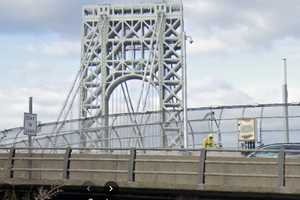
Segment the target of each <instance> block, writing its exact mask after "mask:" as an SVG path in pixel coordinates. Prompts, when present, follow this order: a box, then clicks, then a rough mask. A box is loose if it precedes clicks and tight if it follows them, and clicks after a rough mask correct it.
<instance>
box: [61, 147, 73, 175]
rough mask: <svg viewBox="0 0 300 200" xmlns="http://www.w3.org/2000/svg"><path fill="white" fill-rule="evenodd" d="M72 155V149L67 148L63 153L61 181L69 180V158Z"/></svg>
mask: <svg viewBox="0 0 300 200" xmlns="http://www.w3.org/2000/svg"><path fill="white" fill-rule="evenodd" d="M71 155H72V149H71V147H68V148H67V149H66V152H65V157H64V169H63V170H64V171H63V179H69V178H70V171H69V169H70V158H71Z"/></svg>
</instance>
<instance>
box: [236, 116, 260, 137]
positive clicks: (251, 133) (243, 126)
mask: <svg viewBox="0 0 300 200" xmlns="http://www.w3.org/2000/svg"><path fill="white" fill-rule="evenodd" d="M238 128H239V141H253V140H255V138H256V119H255V118H241V119H239V120H238Z"/></svg>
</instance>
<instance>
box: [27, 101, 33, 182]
mask: <svg viewBox="0 0 300 200" xmlns="http://www.w3.org/2000/svg"><path fill="white" fill-rule="evenodd" d="M29 113H30V114H33V111H32V97H29ZM31 148H32V135H31V134H28V154H29V157H30V158H31V157H32V149H31ZM28 168H29V169H31V168H32V160H28ZM31 178H32V173H31V171H29V172H28V179H29V180H31Z"/></svg>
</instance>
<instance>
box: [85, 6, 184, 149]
mask: <svg viewBox="0 0 300 200" xmlns="http://www.w3.org/2000/svg"><path fill="white" fill-rule="evenodd" d="M82 18H83V24H82V53H81V54H82V56H81V73H82V76H81V80H80V81H81V82H80V118H90V117H92V118H93V119H95V120H93V121H90V120H89V121H87V122H86V121H83V123H82V124H81V125H80V126H81V129H82V130H84V129H87V128H90V127H92V126H93V125H94V124H98V126H101V127H106V128H104V129H101V131H100V133H99V134H100V135H103V137H102V139H103V140H102V141H103V142H104V144H103V146H104V147H110V146H111V143H110V142H109V141H110V138H111V137H112V131H111V130H110V129H109V128H108V127H109V124H110V123H109V117H108V116H109V100H110V96H111V94H112V92H113V91H114V89H115V88H116V87H117V86H119V85H122V84H123V83H126V81H129V80H132V79H138V80H141V81H143V85H142V88H141V91H140V93H141V96H142V95H144V94H146V97H147V95H148V93H149V87H150V86H151V87H155V88H156V89H157V91H158V93H159V98H160V100H159V105H160V108H159V111H160V113H161V116H160V122H161V124H162V129H160V135H161V139H160V146H161V147H168V146H181V145H182V144H183V137H182V136H183V129H182V123H180V121H181V120H182V119H181V116H182V114H181V113H182V111H183V109H184V108H183V93H182V89H183V83H184V82H183V68H184V67H185V66H184V62H183V61H184V56H185V45H184V40H185V35H184V27H183V8H182V4H181V3H174V2H173V3H171V2H167V1H162V3H148V4H137V5H91V6H85V7H84V8H83V13H82ZM122 88H123V85H122ZM125 93H126V91H125V92H124V95H125ZM127 95H128V94H127ZM129 98H130V97H129ZM127 103H130V99H129V100H128V101H127ZM142 104H143V102H142V101H139V102H138V106H137V108H136V110H131V112H132V113H133V112H146V111H147V110H146V108H145V107H146V105H142ZM144 104H145V103H144ZM133 121H135V120H134V119H133ZM137 127H138V126H137ZM135 132H137V133H139V132H140V131H139V129H138V128H135ZM80 134H81V140H82V144H85V142H84V140H86V139H87V138H86V133H85V132H84V131H81V133H80ZM141 137H143V136H141ZM83 146H85V145H83Z"/></svg>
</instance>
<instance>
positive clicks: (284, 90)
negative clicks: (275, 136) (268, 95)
mask: <svg viewBox="0 0 300 200" xmlns="http://www.w3.org/2000/svg"><path fill="white" fill-rule="evenodd" d="M282 60H283V87H282V99H283V104H284V117H285V134H286V135H285V142H286V143H289V142H290V137H289V107H288V89H287V59H286V58H282Z"/></svg>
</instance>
